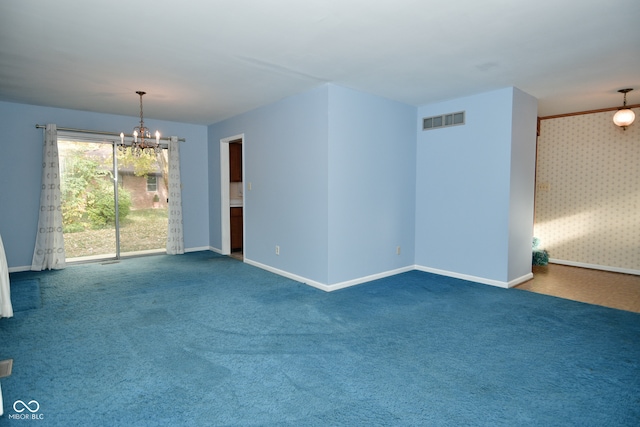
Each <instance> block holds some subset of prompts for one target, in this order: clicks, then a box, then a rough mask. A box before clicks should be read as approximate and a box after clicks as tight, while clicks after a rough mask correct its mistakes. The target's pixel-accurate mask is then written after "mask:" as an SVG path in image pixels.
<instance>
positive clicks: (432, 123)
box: [422, 111, 464, 130]
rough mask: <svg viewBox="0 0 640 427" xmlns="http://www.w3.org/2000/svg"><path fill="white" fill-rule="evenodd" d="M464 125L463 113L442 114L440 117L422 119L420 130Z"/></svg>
mask: <svg viewBox="0 0 640 427" xmlns="http://www.w3.org/2000/svg"><path fill="white" fill-rule="evenodd" d="M463 124H464V111H459V112H457V113H449V114H442V115H440V116H433V117H425V118H423V119H422V130H430V129H438V128H443V127H449V126H459V125H463Z"/></svg>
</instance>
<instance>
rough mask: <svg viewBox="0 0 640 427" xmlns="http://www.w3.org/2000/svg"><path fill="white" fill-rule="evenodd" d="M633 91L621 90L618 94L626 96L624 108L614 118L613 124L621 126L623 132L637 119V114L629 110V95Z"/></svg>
mask: <svg viewBox="0 0 640 427" xmlns="http://www.w3.org/2000/svg"><path fill="white" fill-rule="evenodd" d="M632 90H633V89H620V90H619V91H618V92H620V93H622V94H624V102H623V104H622V108H621V109H619V110H618V111H617V112H616V114H615V115H614V116H613V123H614V124H615V125H616V126H620V127H621V128H622V129H623V130H627V126H630V125H631V124H632V123H633V121H634V120H635V119H636V113H634V112H633V110H631V109H630V108H627V93H628V92H631V91H632Z"/></svg>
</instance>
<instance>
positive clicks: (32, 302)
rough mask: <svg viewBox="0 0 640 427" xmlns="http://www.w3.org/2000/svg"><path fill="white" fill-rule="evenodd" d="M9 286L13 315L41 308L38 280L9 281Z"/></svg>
mask: <svg viewBox="0 0 640 427" xmlns="http://www.w3.org/2000/svg"><path fill="white" fill-rule="evenodd" d="M10 286H11V305H12V307H13V312H14V313H16V312H19V311H25V310H33V309H34V308H40V307H41V305H42V302H41V300H40V280H38V279H28V280H20V281H16V282H14V281H11V283H10Z"/></svg>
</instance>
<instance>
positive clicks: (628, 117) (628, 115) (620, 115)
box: [613, 108, 636, 127]
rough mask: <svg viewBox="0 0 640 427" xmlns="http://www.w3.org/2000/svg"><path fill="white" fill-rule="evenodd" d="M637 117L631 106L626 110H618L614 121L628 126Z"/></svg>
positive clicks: (618, 124)
mask: <svg viewBox="0 0 640 427" xmlns="http://www.w3.org/2000/svg"><path fill="white" fill-rule="evenodd" d="M635 119H636V113H634V112H633V110H631V109H629V108H625V109H624V110H618V112H617V113H616V114H615V115H614V116H613V123H615V124H616V125H617V126H620V127H627V126H629V125H630V124H631V123H633V121H634V120H635Z"/></svg>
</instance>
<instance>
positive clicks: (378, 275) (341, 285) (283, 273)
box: [244, 258, 414, 292]
mask: <svg viewBox="0 0 640 427" xmlns="http://www.w3.org/2000/svg"><path fill="white" fill-rule="evenodd" d="M244 262H246V263H247V264H250V265H253V266H254V267H258V268H261V269H263V270H266V271H270V272H271V273H275V274H277V275H279V276H283V277H286V278H288V279H291V280H295V281H296V282H300V283H304V284H305V285H309V286H313V287H314V288H317V289H321V290H323V291H325V292H332V291H337V290H338V289H344V288H348V287H350V286H355V285H359V284H362V283H366V282H371V281H372V280H378V279H382V278H385V277H389V276H395V275H396V274H400V273H405V272H407V271H411V270H414V266H413V265H410V266H407V267H402V268H398V269H395V270H389V271H385V272H382V273H376V274H372V275H370V276H365V277H360V278H357V279H353V280H347V281H344V282H339V283H334V284H332V285H327V284H324V283H320V282H317V281H315V280H311V279H307V278H306V277H302V276H298V275H297V274H293V273H289V272H288V271H284V270H280V269H278V268H274V267H271V266H268V265H266V264H262V263H259V262H256V261H252V260H250V259H247V258H245V259H244Z"/></svg>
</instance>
